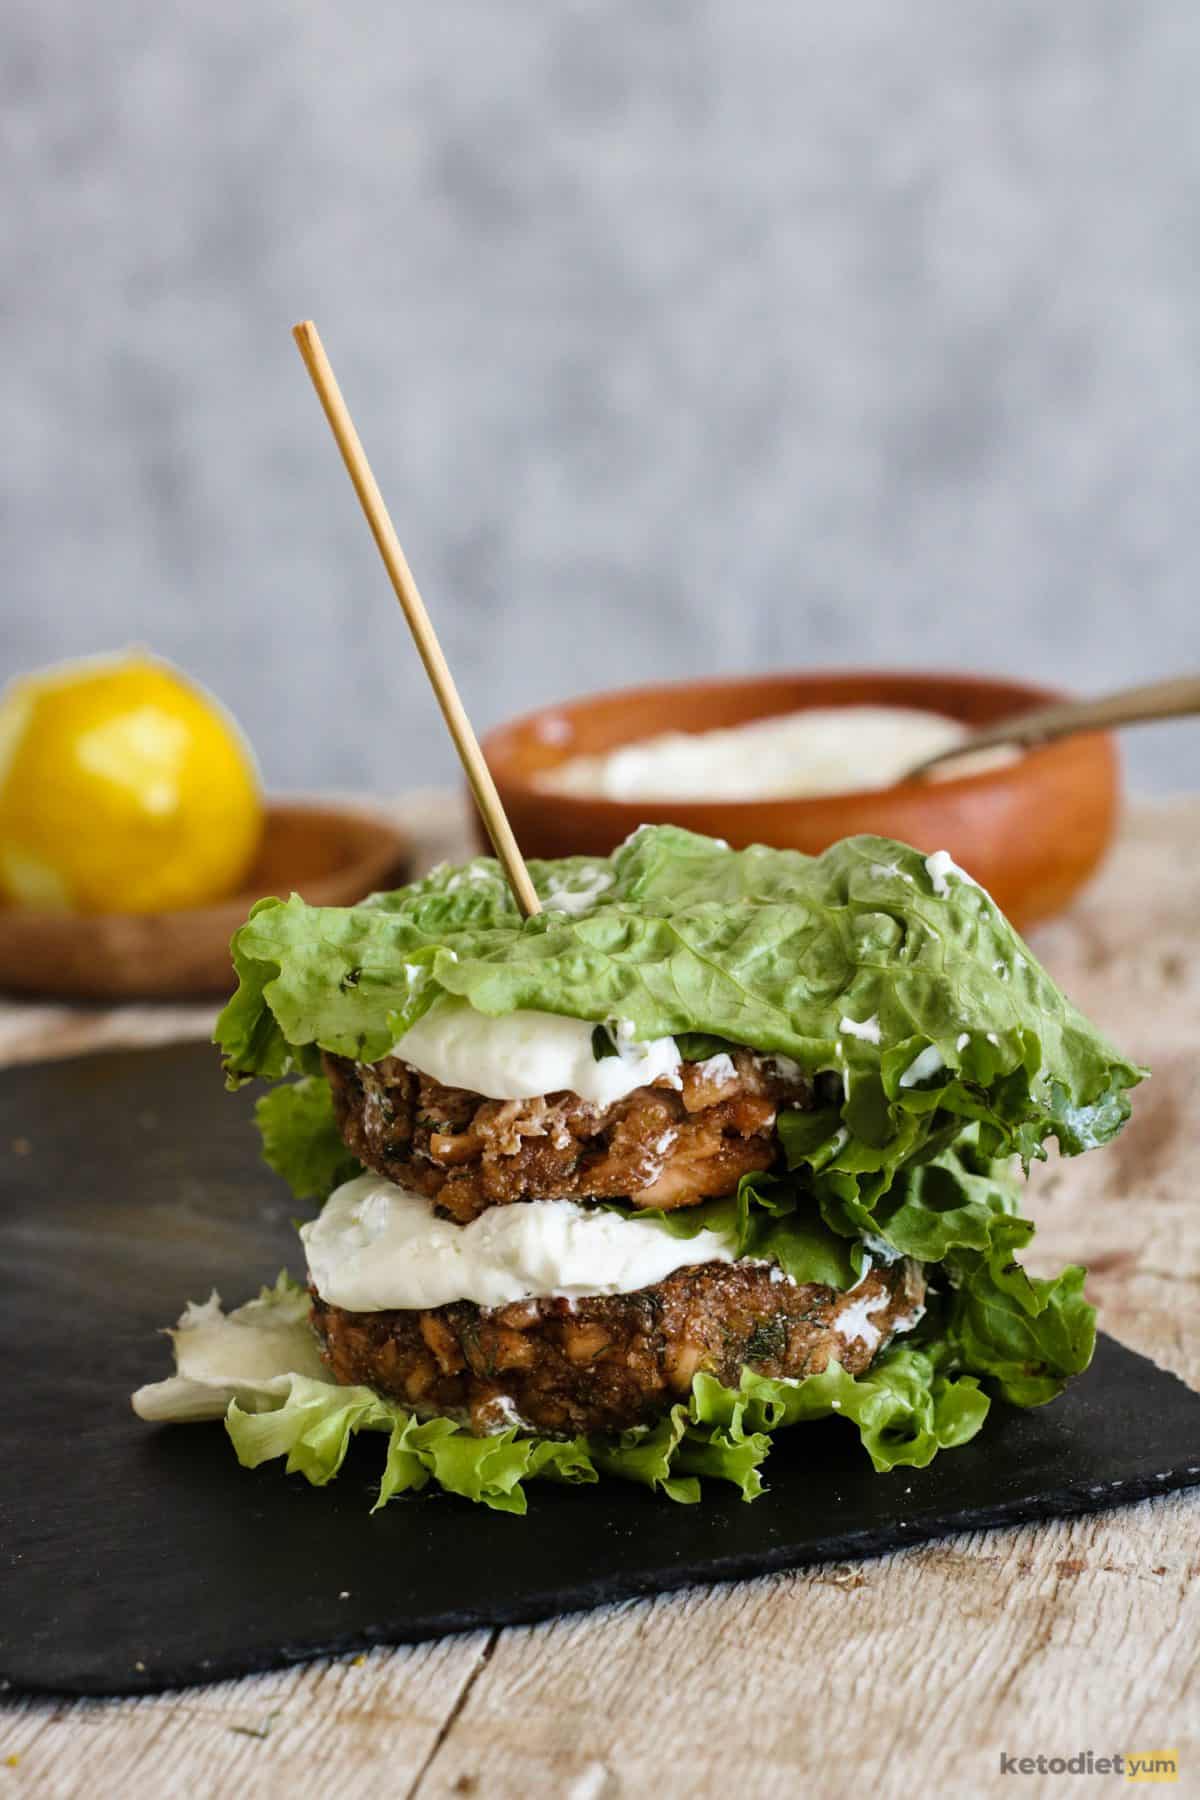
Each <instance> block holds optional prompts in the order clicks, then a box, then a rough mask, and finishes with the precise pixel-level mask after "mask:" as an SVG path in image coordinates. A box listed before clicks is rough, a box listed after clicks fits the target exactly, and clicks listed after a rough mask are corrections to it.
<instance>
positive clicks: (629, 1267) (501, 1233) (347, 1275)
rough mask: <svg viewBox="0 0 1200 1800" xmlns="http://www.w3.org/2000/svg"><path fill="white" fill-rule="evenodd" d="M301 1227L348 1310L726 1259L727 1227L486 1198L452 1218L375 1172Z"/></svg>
mask: <svg viewBox="0 0 1200 1800" xmlns="http://www.w3.org/2000/svg"><path fill="white" fill-rule="evenodd" d="M300 1236H301V1238H302V1240H303V1243H304V1252H305V1255H306V1256H307V1258H308V1268H309V1274H310V1275H311V1276H312V1280H313V1285H314V1286H315V1288H316V1290H317V1292H318V1294H320V1296H321V1298H322V1299H323V1300H325V1301H328V1303H329V1304H330V1305H331V1306H342V1307H345V1308H346V1310H347V1311H348V1312H385V1311H390V1310H391V1309H392V1308H393V1307H396V1308H401V1307H402V1308H406V1309H408V1308H412V1309H415V1308H424V1307H431V1306H445V1305H447V1304H448V1303H449V1302H450V1301H452V1300H473V1301H474V1302H475V1304H476V1305H477V1306H509V1305H511V1304H512V1302H513V1301H515V1300H530V1299H535V1298H543V1297H545V1296H547V1295H554V1294H557V1295H564V1296H566V1297H568V1298H583V1297H584V1296H585V1295H589V1294H633V1293H636V1292H637V1291H638V1289H639V1288H644V1287H650V1286H652V1285H653V1284H654V1283H655V1282H659V1281H665V1280H666V1278H667V1276H668V1275H672V1274H674V1272H675V1270H676V1269H685V1268H690V1267H692V1265H693V1264H696V1263H705V1262H734V1261H736V1260H737V1246H736V1234H735V1233H734V1232H732V1231H731V1232H730V1233H729V1234H728V1235H726V1234H725V1233H724V1232H720V1231H700V1232H697V1234H696V1236H695V1237H690V1238H681V1237H674V1236H673V1235H672V1234H671V1232H669V1231H667V1230H665V1229H664V1228H663V1226H662V1225H660V1224H658V1223H656V1222H655V1221H654V1220H652V1219H646V1220H641V1219H627V1218H623V1217H622V1216H621V1214H619V1213H615V1212H609V1211H605V1210H604V1209H602V1208H599V1209H594V1208H592V1207H586V1206H580V1205H578V1204H577V1203H576V1202H575V1201H574V1200H524V1201H521V1202H520V1203H519V1204H517V1205H515V1206H492V1207H489V1208H488V1210H487V1211H486V1212H484V1213H480V1215H479V1217H478V1218H477V1219H473V1220H472V1221H471V1223H470V1224H469V1225H457V1224H455V1222H454V1220H453V1219H442V1218H439V1217H438V1216H437V1214H436V1213H435V1212H434V1210H433V1202H432V1201H431V1200H428V1199H426V1197H425V1196H424V1195H423V1194H414V1193H411V1192H409V1191H408V1190H407V1189H405V1188H402V1187H397V1186H396V1185H395V1183H394V1182H391V1181H385V1180H384V1179H383V1177H382V1176H379V1175H359V1176H356V1177H355V1179H354V1180H353V1181H347V1182H346V1183H344V1185H343V1186H342V1187H340V1188H338V1189H336V1191H335V1192H334V1193H333V1194H332V1195H331V1196H330V1198H329V1199H328V1201H327V1202H326V1204H325V1209H324V1211H323V1212H322V1213H321V1216H320V1217H319V1218H318V1219H314V1220H313V1221H312V1223H311V1224H308V1225H302V1226H301V1228H300Z"/></svg>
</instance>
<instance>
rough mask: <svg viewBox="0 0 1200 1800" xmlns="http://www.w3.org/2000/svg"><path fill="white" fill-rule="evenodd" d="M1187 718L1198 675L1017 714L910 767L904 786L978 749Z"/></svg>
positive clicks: (1199, 689)
mask: <svg viewBox="0 0 1200 1800" xmlns="http://www.w3.org/2000/svg"><path fill="white" fill-rule="evenodd" d="M1189 713H1200V675H1180V676H1176V677H1174V678H1173V679H1171V680H1170V681H1151V682H1149V683H1147V684H1145V685H1144V686H1142V687H1131V688H1121V689H1119V690H1118V692H1117V693H1115V694H1105V695H1103V696H1102V697H1101V698H1100V699H1099V700H1056V701H1054V702H1053V704H1052V705H1050V706H1039V707H1035V708H1034V710H1033V711H1032V712H1026V713H1017V714H1015V715H1014V717H1013V718H1011V719H1002V720H1001V721H1000V723H999V724H998V725H989V726H988V727H987V728H986V729H985V730H983V731H974V732H972V733H971V735H970V737H969V738H966V739H964V741H963V742H962V743H961V744H956V745H955V746H954V748H953V749H952V750H942V751H940V752H939V754H938V755H937V756H929V757H926V758H925V760H924V761H923V762H919V763H917V764H916V765H915V767H913V768H911V769H910V770H909V771H908V773H907V775H906V776H905V777H904V780H906V781H913V780H919V779H920V777H921V776H922V775H924V774H926V773H927V772H928V771H929V770H930V769H932V768H935V767H936V766H937V765H938V764H940V763H944V762H949V761H950V760H951V759H952V758H953V757H956V756H967V755H969V754H970V753H971V752H972V751H975V750H990V749H992V748H994V747H995V746H997V745H1000V744H1019V745H1021V746H1022V747H1024V748H1028V747H1029V746H1030V745H1033V744H1048V743H1050V742H1051V741H1052V740H1053V739H1054V738H1061V737H1070V736H1071V735H1072V733H1074V732H1076V731H1107V730H1108V729H1110V728H1111V727H1112V726H1114V725H1141V724H1144V723H1146V721H1148V720H1150V719H1179V718H1183V717H1184V716H1186V715H1187V714H1189Z"/></svg>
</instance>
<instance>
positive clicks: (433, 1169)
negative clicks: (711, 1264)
mask: <svg viewBox="0 0 1200 1800" xmlns="http://www.w3.org/2000/svg"><path fill="white" fill-rule="evenodd" d="M325 1071H326V1074H327V1075H328V1077H329V1083H330V1086H331V1088H332V1090H333V1104H334V1113H335V1116H336V1119H337V1125H338V1130H339V1131H340V1133H341V1135H342V1137H343V1139H344V1140H345V1142H346V1144H347V1146H348V1147H349V1148H350V1149H351V1150H352V1151H353V1152H354V1154H355V1156H357V1157H358V1159H359V1161H360V1162H362V1163H363V1164H364V1165H365V1166H366V1167H367V1168H368V1169H373V1170H374V1171H375V1172H376V1173H377V1174H379V1175H384V1176H386V1177H387V1178H388V1179H389V1180H390V1181H395V1182H397V1183H399V1184H400V1185H402V1186H406V1187H409V1188H413V1189H415V1190H416V1191H417V1192H418V1193H422V1194H426V1195H428V1196H429V1197H430V1198H431V1199H432V1200H434V1201H435V1203H436V1205H437V1206H438V1208H439V1209H440V1210H441V1211H442V1212H445V1213H447V1214H449V1216H450V1217H451V1218H454V1219H457V1220H458V1221H459V1222H460V1223H461V1224H466V1223H467V1222H468V1221H469V1220H471V1219H473V1218H475V1217H477V1216H478V1214H479V1213H481V1212H484V1211H486V1209H487V1208H488V1207H489V1206H504V1205H508V1204H510V1203H511V1202H513V1201H518V1200H567V1199H576V1198H596V1199H609V1198H622V1199H628V1200H630V1201H632V1202H633V1204H634V1205H635V1206H651V1207H662V1208H664V1209H670V1208H673V1207H677V1206H691V1205H694V1204H695V1203H696V1202H697V1201H700V1200H705V1199H710V1198H713V1197H715V1196H717V1195H721V1194H730V1193H732V1192H733V1190H734V1189H735V1188H736V1187H737V1184H738V1182H739V1181H740V1180H741V1178H742V1176H743V1175H746V1174H749V1173H750V1172H752V1171H755V1170H761V1169H769V1168H770V1167H771V1166H772V1164H773V1163H774V1162H775V1160H776V1158H777V1156H778V1153H779V1144H778V1140H777V1138H776V1135H775V1120H776V1116H777V1114H778V1112H779V1110H780V1109H781V1108H782V1107H799V1108H801V1109H804V1110H808V1109H810V1108H811V1107H812V1105H813V1083H812V1081H811V1080H810V1079H809V1077H808V1076H806V1075H805V1074H804V1073H803V1072H802V1071H801V1070H799V1069H798V1068H797V1067H796V1065H795V1064H792V1063H788V1062H787V1061H786V1060H784V1059H781V1058H772V1057H763V1056H757V1055H755V1054H754V1053H753V1052H751V1051H749V1050H737V1051H734V1052H733V1053H732V1054H731V1055H729V1056H724V1055H722V1056H715V1057H710V1058H709V1059H708V1061H706V1062H691V1063H682V1064H681V1065H680V1070H679V1076H678V1078H677V1083H675V1084H673V1083H672V1082H671V1080H670V1079H669V1078H666V1077H663V1078H661V1079H660V1080H658V1081H656V1082H654V1083H653V1084H652V1085H651V1086H649V1087H640V1088H635V1089H634V1091H633V1092H632V1093H631V1094H627V1095H626V1096H625V1098H624V1099H623V1100H618V1101H617V1102H616V1103H615V1105H613V1106H607V1107H604V1106H593V1105H591V1104H589V1103H588V1102H587V1101H585V1100H581V1099H580V1098H579V1096H578V1094H571V1093H556V1094H545V1095H542V1096H540V1097H539V1098H537V1099H534V1100H489V1099H487V1098H485V1096H484V1095H482V1094H476V1093H472V1092H470V1091H469V1090H468V1089H466V1088H452V1087H443V1086H442V1085H441V1083H440V1082H437V1081H434V1079H433V1078H432V1076H429V1075H423V1074H421V1072H420V1071H419V1070H417V1069H414V1068H412V1067H411V1065H410V1064H408V1063H406V1062H402V1061H401V1060H400V1058H399V1057H396V1056H388V1057H384V1058H383V1060H382V1061H381V1062H377V1063H356V1062H351V1061H349V1060H348V1059H346V1058H344V1057H340V1056H330V1055H326V1057H325Z"/></svg>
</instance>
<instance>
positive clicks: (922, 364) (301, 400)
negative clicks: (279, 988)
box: [0, 0, 1200, 790]
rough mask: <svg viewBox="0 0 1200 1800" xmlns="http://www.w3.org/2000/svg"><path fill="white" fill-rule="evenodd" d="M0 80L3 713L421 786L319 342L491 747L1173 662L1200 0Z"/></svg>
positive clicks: (127, 61)
mask: <svg viewBox="0 0 1200 1800" xmlns="http://www.w3.org/2000/svg"><path fill="white" fill-rule="evenodd" d="M0 79H2V81H3V85H4V102H3V117H2V128H3V137H4V156H3V171H2V180H3V193H2V194H0V234H2V244H3V253H2V256H0V278H2V281H3V307H4V327H5V330H4V359H5V394H6V408H5V410H6V421H5V427H6V428H5V432H4V451H3V464H2V481H0V504H2V509H3V511H2V517H3V533H4V537H3V555H4V572H5V582H4V588H5V593H4V606H3V624H2V636H0V673H3V674H5V675H7V674H10V673H12V672H14V671H16V670H18V669H20V668H23V667H26V666H28V665H32V664H36V663H39V662H43V661H46V660H49V659H52V658H57V657H62V656H65V655H70V654H75V653H79V652H83V651H91V650H98V649H104V648H110V647H115V646H120V645H122V644H124V643H127V642H129V641H131V640H141V641H144V642H146V643H148V644H150V645H151V646H153V647H154V648H155V649H157V650H159V651H160V652H162V653H163V654H165V655H167V656H170V657H173V658H176V659H178V660H179V661H180V662H181V663H182V664H183V665H184V666H185V667H187V668H188V669H190V670H191V671H193V672H194V673H195V674H196V675H198V676H199V677H201V678H202V679H203V680H205V681H207V682H208V683H209V684H210V685H211V686H212V687H214V688H215V689H216V690H217V691H218V692H219V693H220V694H221V696H222V697H223V698H224V699H225V700H226V701H227V702H228V703H229V704H230V705H231V706H232V707H233V709H234V710H235V712H236V713H237V714H238V715H239V716H240V718H241V719H242V721H243V722H244V724H245V726H246V728H247V729H248V731H249V732H250V734H251V736H252V737H253V739H254V741H255V743H256V744H257V746H258V748H259V752H260V755H261V758H262V761H263V764H264V767H265V770H266V774H267V777H268V779H269V780H270V782H271V783H272V785H274V786H276V787H287V786H292V787H297V786H314V785H325V786H346V785H361V786H363V787H372V788H376V789H380V790H387V789H394V788H397V787H400V786H404V785H410V784H414V783H424V782H429V781H437V780H441V779H444V778H445V777H446V776H448V775H449V774H450V772H451V755H450V752H449V750H448V747H447V745H446V743H445V742H444V738H443V734H442V732H441V729H440V726H439V724H438V721H437V715H436V713H435V711H434V709H433V705H432V702H431V701H430V699H429V698H428V696H427V694H426V692H425V690H424V684H423V677H422V676H421V674H420V671H419V667H418V665H417V662H416V659H415V656H414V653H413V651H412V649H411V648H410V645H409V642H408V639H407V636H406V634H405V631H404V628H403V622H402V620H401V618H400V616H399V613H398V611H397V609H396V606H395V603H394V601H393V600H392V598H391V594H390V590H389V589H388V588H387V586H386V582H385V578H384V576H383V573H382V570H381V569H380V567H379V566H378V564H377V561H376V559H375V553H374V550H373V548H372V547H371V544H370V541H369V539H368V536H367V533H366V531H365V529H364V527H363V524H362V522H361V519H360V516H359V514H358V512H357V509H356V506H355V503H354V500H353V496H352V494H351V491H350V488H349V484H348V483H347V481H346V478H345V475H344V474H343V472H342V469H341V467H340V464H339V463H338V462H337V460H336V454H335V451H334V448H333V445H332V442H331V440H330V439H329V437H328V434H327V432H326V429H325V426H324V424H323V422H322V421H321V419H320V416H319V413H318V411H317V407H316V403H315V400H314V397H313V394H312V392H311V390H310V388H309V386H308V383H307V380H306V378H305V377H304V374H303V370H302V368H301V365H300V362H299V359H298V357H297V355H296V352H295V349H294V347H293V345H292V342H291V339H290V337H289V335H288V328H289V326H290V325H291V324H292V323H293V321H294V320H296V319H298V318H300V317H303V316H305V315H312V316H313V317H315V318H316V319H317V320H318V322H319V324H320V326H321V329H322V332H323V334H324V337H325V341H326V344H327V346H328V348H329V350H330V353H331V355H332V357H333V359H334V362H335V365H336V367H337V369H338V372H339V374H340V376H341V379H342V385H343V388H344V390H345V393H346V396H347V398H348V400H349V402H350V404H351V406H352V407H353V409H354V411H355V414H356V417H357V420H358V424H359V428H360V430H361V432H362V435H363V438H364V441H365V442H366V445H367V448H368V451H369V452H370V454H371V456H372V458H373V461H374V463H375V466H376V472H377V474H378V476H379V479H380V482H381V484H382V486H383V488H384V490H385V493H386V494H387V496H388V499H389V502H390V504H391V507H392V511H393V514H394V516H395V519H396V523H397V526H398V528H399V531H400V534H401V537H402V538H403V540H404V543H405V546H406V548H407V551H408V554H409V558H410V561H411V562H412V564H413V568H414V570H415V572H416V574H417V577H418V580H419V581H420V582H421V585H422V587H423V589H424V591H425V594H426V598H427V600H428V601H429V603H430V607H431V610H432V611H433V613H434V616H435V619H436V622H437V623H438V625H439V627H440V629H441V632H442V634H443V638H444V642H445V645H446V649H447V652H448V654H449V655H450V658H451V660H452V662H453V664H454V666H455V668H456V670H457V673H458V676H459V679H460V683H461V686H462V689H463V693H464V697H465V699H466V701H467V704H468V706H469V708H470V709H471V710H472V712H473V714H474V715H475V717H476V720H477V723H478V724H479V725H480V726H481V727H482V726H485V725H488V724H491V723H494V722H496V721H498V720H500V719H502V718H504V717H507V716H509V715H511V714H512V713H514V712H518V711H521V710H524V709H526V708H528V707H529V706H532V705H534V704H536V703H538V702H541V701H547V700H552V699H558V698H562V697H565V696H567V695H569V694H573V693H578V692H582V691H586V690H588V689H591V688H598V687H604V686H609V685H616V684H620V683H624V682H628V681H635V680H643V679H646V678H651V677H660V676H683V675H689V674H699V673H711V672H713V671H738V670H755V669H773V668H782V667H790V668H804V667H811V666H820V665H845V664H850V663H853V662H855V661H860V662H861V661H869V662H872V663H895V664H910V665H911V664H936V665H941V666H943V667H950V666H956V665H957V666H967V667H974V668H978V669H1000V670H1006V671H1011V672H1016V673H1020V674H1026V675H1029V676H1032V677H1036V678H1041V679H1045V680H1047V681H1053V682H1061V683H1064V684H1066V685H1068V686H1072V687H1076V688H1079V689H1083V690H1088V689H1090V690H1099V689H1101V688H1103V687H1105V686H1106V685H1114V684H1117V683H1120V682H1124V681H1131V680H1134V679H1136V678H1139V677H1151V676H1156V675H1166V674H1170V673H1178V672H1180V671H1181V670H1183V669H1184V668H1186V667H1189V666H1191V667H1196V666H1197V665H1200V628H1198V623H1197V604H1196V582H1197V573H1198V571H1200V505H1198V504H1197V495H1198V493H1200V109H1198V108H1197V105H1196V100H1195V96H1196V92H1197V88H1198V86H1200V8H1198V7H1197V6H1196V3H1195V0H1054V4H1053V5H1047V4H1046V0H1005V4H1003V5H997V4H995V0H924V3H922V0H910V3H909V4H906V5H903V6H897V5H895V4H894V3H893V0H863V3H860V4H858V5H855V6H849V7H828V6H822V7H817V6H811V5H797V4H796V0H764V3H760V4H756V5H741V4H734V3H733V0H724V4H720V3H718V0H709V3H707V4H704V3H697V0H654V3H653V4H647V3H645V0H642V3H641V4H638V3H636V0H607V3H602V0H593V3H588V0H576V3H574V4H559V5H551V6H547V5H541V4H533V0H472V3H469V4H460V3H459V0H433V3H432V4H431V3H430V0H421V3H420V4H416V3H414V0H408V3H407V4H402V5H390V6H388V5H383V4H379V5H368V4H365V3H358V0H341V3H340V4H338V5H337V6H333V5H330V4H325V5H321V4H318V3H317V0H309V3H307V4H306V3H304V0H255V3H254V4H237V3H235V0H214V3H213V4H210V5H206V6H197V5H194V4H187V5H184V4H178V3H171V0H105V4H103V5H97V4H93V0H7V3H6V5H5V7H4V10H3V19H2V21H0ZM1126 745H1127V749H1128V752H1129V759H1130V763H1131V767H1132V770H1133V778H1134V781H1135V783H1136V784H1137V785H1140V786H1142V787H1147V786H1154V787H1158V788H1173V787H1187V786H1197V785H1200V730H1198V729H1197V728H1196V727H1195V726H1192V725H1187V726H1179V727H1156V728H1154V729H1153V730H1152V731H1146V732H1143V733H1140V734H1139V733H1133V734H1130V735H1129V736H1128V737H1127V738H1126Z"/></svg>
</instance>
